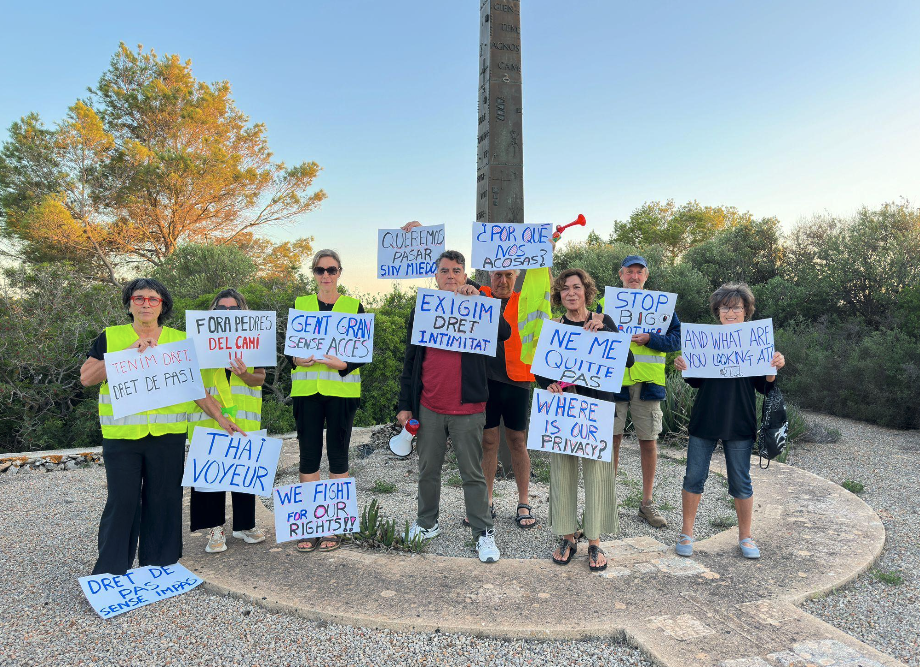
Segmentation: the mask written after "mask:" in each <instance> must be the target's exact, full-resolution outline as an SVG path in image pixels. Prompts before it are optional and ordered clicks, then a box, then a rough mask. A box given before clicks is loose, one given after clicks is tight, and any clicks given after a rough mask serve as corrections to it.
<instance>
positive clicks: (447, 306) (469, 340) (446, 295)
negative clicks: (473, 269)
mask: <svg viewBox="0 0 920 667" xmlns="http://www.w3.org/2000/svg"><path fill="white" fill-rule="evenodd" d="M501 306H502V302H501V301H500V300H498V299H490V298H489V297H485V296H463V295H461V294H455V293H454V292H447V291H442V290H435V289H427V288H422V289H419V290H418V293H417V295H416V297H415V322H414V323H413V326H412V343H413V344H414V345H422V346H424V347H436V348H438V349H441V350H451V351H454V352H472V353H473V354H484V355H486V356H488V357H494V356H495V346H496V344H497V342H498V318H500V317H501V316H502V313H501Z"/></svg>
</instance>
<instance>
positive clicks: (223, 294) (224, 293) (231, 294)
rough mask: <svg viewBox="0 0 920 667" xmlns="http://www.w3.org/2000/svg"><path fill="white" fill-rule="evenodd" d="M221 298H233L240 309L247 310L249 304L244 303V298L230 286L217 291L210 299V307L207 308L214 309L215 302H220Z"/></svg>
mask: <svg viewBox="0 0 920 667" xmlns="http://www.w3.org/2000/svg"><path fill="white" fill-rule="evenodd" d="M221 299H233V300H234V301H236V305H237V306H239V307H240V310H249V306H248V305H247V303H246V298H245V297H244V296H243V295H242V294H240V293H239V292H237V291H236V290H235V289H230V288H227V289H225V290H221V291H220V292H218V293H217V296H215V297H214V298H213V299H212V300H211V307H210V308H208V310H214V308H215V307H216V306H217V304H218V303H220V300H221Z"/></svg>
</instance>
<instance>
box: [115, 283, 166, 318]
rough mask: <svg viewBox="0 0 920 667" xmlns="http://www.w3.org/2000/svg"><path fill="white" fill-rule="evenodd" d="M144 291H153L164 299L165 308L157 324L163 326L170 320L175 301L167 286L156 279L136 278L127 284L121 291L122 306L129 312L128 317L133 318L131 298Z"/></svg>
mask: <svg viewBox="0 0 920 667" xmlns="http://www.w3.org/2000/svg"><path fill="white" fill-rule="evenodd" d="M142 289H150V290H153V291H154V292H156V293H157V294H159V295H160V298H161V299H163V306H162V309H161V310H160V315H159V317H157V324H159V325H160V326H163V322H165V321H166V320H168V319H169V316H170V315H172V309H173V300H172V296H170V294H169V290H168V289H166V286H165V285H164V284H163V283H161V282H160V281H159V280H157V279H156V278H135V279H134V280H132V281H130V282H128V283H125V286H124V287H123V288H122V289H121V305H122V306H124V308H125V310H126V311H128V317H131V305H130V304H131V297H132V296H134V293H135V292H136V291H138V290H142Z"/></svg>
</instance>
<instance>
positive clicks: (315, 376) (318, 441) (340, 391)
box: [291, 250, 364, 553]
mask: <svg viewBox="0 0 920 667" xmlns="http://www.w3.org/2000/svg"><path fill="white" fill-rule="evenodd" d="M311 269H312V271H313V277H314V279H315V280H316V287H317V293H316V294H310V295H308V296H301V297H298V298H297V301H296V302H295V303H294V308H295V309H297V310H303V311H312V312H316V311H335V312H339V313H358V314H360V313H363V312H364V306H363V305H361V302H360V301H358V300H357V299H355V298H352V297H350V296H346V295H344V294H339V289H338V288H339V276H341V275H342V261H341V259H340V258H339V254H338V253H337V252H336V251H334V250H320V251H318V252H317V253H316V254H315V255H313V264H312V266H311ZM316 357H319V359H317V358H316ZM293 364H294V366H293V368H292V369H291V396H292V397H293V400H294V420H295V422H296V423H297V439H298V442H299V443H300V481H301V482H318V481H319V464H320V460H321V459H322V456H323V428H324V427H325V429H326V458H327V459H328V461H329V478H330V479H340V478H344V477H348V446H349V443H350V442H351V428H352V425H353V424H354V421H355V413H356V412H357V411H358V407H359V406H360V404H361V371H360V370H359V369H360V368H361V366H363V365H364V364H360V363H352V362H345V361H342V360H341V359H339V358H338V357H335V356H333V355H331V354H325V355H323V354H319V355H310V356H309V357H294V358H293ZM341 544H342V538H341V536H340V535H328V536H325V537H322V538H320V537H311V538H305V539H303V540H301V541H300V542H298V543H297V550H298V551H302V552H304V553H308V552H311V551H315V550H316V549H317V548H318V549H319V550H320V551H333V550H334V549H338V548H339V546H341Z"/></svg>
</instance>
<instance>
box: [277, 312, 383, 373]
mask: <svg viewBox="0 0 920 667" xmlns="http://www.w3.org/2000/svg"><path fill="white" fill-rule="evenodd" d="M284 340H285V345H284V353H285V354H288V355H291V356H292V357H310V356H313V358H314V359H316V360H317V361H322V360H323V359H324V358H325V357H326V355H331V356H333V357H338V358H339V359H341V360H342V361H351V362H355V363H368V362H370V361H372V360H373V358H374V315H373V313H364V314H361V315H356V314H351V313H337V312H335V311H331V310H330V311H306V310H294V309H293V308H291V309H290V310H289V311H288V323H287V332H286V333H285V335H284Z"/></svg>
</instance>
